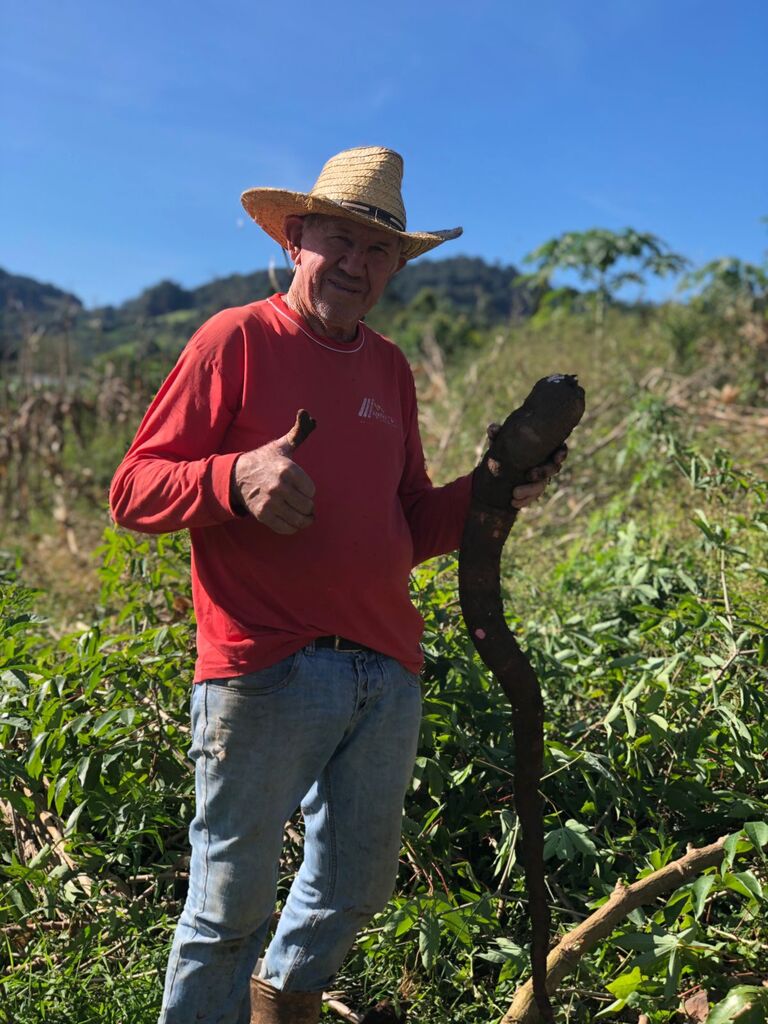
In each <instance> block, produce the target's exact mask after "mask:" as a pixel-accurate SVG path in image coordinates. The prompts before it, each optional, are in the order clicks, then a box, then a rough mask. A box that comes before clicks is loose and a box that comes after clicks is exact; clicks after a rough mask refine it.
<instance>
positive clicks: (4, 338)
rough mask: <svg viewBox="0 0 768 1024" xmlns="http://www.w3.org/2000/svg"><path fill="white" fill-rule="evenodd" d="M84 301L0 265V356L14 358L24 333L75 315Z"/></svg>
mask: <svg viewBox="0 0 768 1024" xmlns="http://www.w3.org/2000/svg"><path fill="white" fill-rule="evenodd" d="M82 310H83V304H82V302H81V301H80V299H78V297H77V296H76V295H72V293H71V292H65V291H62V290H61V289H60V288H56V287H55V286H54V285H52V284H43V283H42V282H40V281H36V280H35V279H34V278H33V277H23V276H22V275H21V274H9V273H8V272H7V271H6V270H3V269H2V268H0V359H7V358H13V357H14V356H15V354H16V353H17V351H18V348H19V345H20V344H21V342H22V339H23V338H24V337H27V336H28V335H29V334H30V333H31V332H33V331H37V332H38V333H43V332H45V330H47V329H48V328H50V327H51V325H53V324H59V323H60V322H62V321H63V320H65V319H69V320H74V319H76V318H77V317H78V316H79V315H80V314H81V313H82Z"/></svg>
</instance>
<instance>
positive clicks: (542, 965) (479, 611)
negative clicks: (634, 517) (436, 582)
mask: <svg viewBox="0 0 768 1024" xmlns="http://www.w3.org/2000/svg"><path fill="white" fill-rule="evenodd" d="M583 413H584V390H583V388H581V387H580V386H579V384H578V381H577V380H576V377H574V376H571V375H568V374H555V375H553V376H551V377H545V378H543V379H542V380H540V381H539V382H538V383H537V384H536V385H535V386H534V388H533V390H532V391H531V393H530V394H529V395H528V397H527V398H526V400H525V402H524V403H523V405H522V406H521V407H520V408H519V409H516V410H515V411H514V412H513V413H512V414H511V415H510V416H508V417H507V419H506V420H505V422H504V424H503V425H502V427H501V429H500V430H499V432H498V433H497V434H496V436H495V437H494V438H493V441H492V443H491V446H490V448H489V450H488V451H487V452H486V453H485V455H484V456H483V458H482V460H481V462H480V465H479V466H478V467H477V469H476V470H475V473H474V477H473V482H472V501H471V504H470V508H469V513H468V515H467V521H466V525H465V527H464V535H463V537H462V541H461V548H460V551H459V599H460V602H461V610H462V614H463V616H464V621H465V622H466V624H467V629H468V630H469V635H470V637H471V638H472V642H473V643H474V645H475V647H476V648H477V651H478V653H479V655H480V657H481V658H482V659H483V661H484V662H485V664H486V665H487V666H488V668H490V669H491V671H492V672H493V674H494V675H495V676H496V679H497V680H498V682H499V684H500V685H501V688H502V689H503V690H504V693H505V694H506V696H507V698H508V699H509V702H510V704H511V705H512V731H513V734H514V739H515V781H514V789H515V804H516V807H517V814H518V817H519V819H520V823H521V825H522V833H523V835H522V845H523V855H524V864H525V880H526V887H527V890H528V901H529V913H530V919H531V933H532V937H531V968H532V975H533V991H534V993H535V999H536V1004H537V1006H538V1008H539V1011H540V1013H541V1015H542V1017H543V1018H544V1019H545V1020H546V1021H552V1020H553V1016H552V1008H551V1005H550V1003H549V997H548V994H547V989H546V985H545V981H546V974H547V950H548V946H549V909H548V907H547V899H546V888H545V884H544V854H543V851H544V832H543V823H542V804H541V797H540V795H539V783H540V781H541V772H542V764H543V758H544V705H543V702H542V699H541V689H540V687H539V682H538V679H537V678H536V673H535V672H534V670H533V668H532V667H531V665H530V663H529V661H528V659H527V658H526V657H525V655H524V654H523V652H522V651H521V650H520V647H519V646H518V643H517V641H516V640H515V638H514V636H513V635H512V632H511V631H510V629H509V628H508V626H507V623H506V621H505V618H504V607H503V603H502V599H501V586H500V579H499V564H500V559H501V552H502V549H503V547H504V542H505V541H506V539H507V535H508V534H509V531H510V529H511V528H512V524H513V523H514V521H515V519H516V518H517V511H516V510H515V509H513V508H511V507H510V502H511V500H512V491H513V489H514V488H515V487H517V486H518V485H519V484H523V483H526V482H527V481H528V473H529V472H530V470H531V469H533V468H534V466H538V465H541V464H542V463H545V462H546V461H547V460H548V459H549V458H550V456H551V455H552V454H553V453H554V452H555V451H556V450H557V449H558V448H559V447H561V445H562V444H563V442H564V441H565V439H566V438H567V437H568V435H569V434H570V433H571V431H572V430H573V428H574V427H575V426H576V424H577V423H578V422H579V420H580V419H581V417H582V415H583Z"/></svg>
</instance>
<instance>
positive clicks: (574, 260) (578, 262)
mask: <svg viewBox="0 0 768 1024" xmlns="http://www.w3.org/2000/svg"><path fill="white" fill-rule="evenodd" d="M523 262H524V263H529V264H537V266H536V269H535V270H534V271H533V272H532V273H531V274H530V275H528V277H529V278H530V279H532V280H533V281H534V282H535V283H537V284H546V283H547V282H548V280H549V277H550V275H551V274H552V273H554V272H555V271H557V270H575V271H576V273H577V274H578V275H579V277H580V278H581V280H582V281H585V282H592V281H594V282H595V283H596V288H595V321H596V323H597V324H601V323H602V321H603V315H604V312H605V306H606V304H607V303H608V302H609V301H610V300H611V298H612V297H613V295H615V293H616V292H617V291H618V290H619V289H620V288H622V287H623V286H624V285H625V284H639V285H642V284H645V279H646V277H647V275H648V274H652V275H653V276H655V277H665V276H666V275H667V274H679V273H680V272H681V271H683V270H684V269H685V268H686V266H688V260H687V259H686V258H685V257H684V256H681V255H680V254H679V253H675V252H672V251H671V250H670V249H669V246H668V245H667V243H666V242H664V241H662V239H660V238H657V236H656V235H651V234H647V233H641V232H639V231H635V229H634V228H624V230H623V231H621V232H615V231H609V230H608V229H607V228H592V229H591V230H589V231H567V232H566V233H565V234H563V235H560V236H559V237H558V238H551V239H550V240H549V241H548V242H545V243H544V244H543V245H541V246H539V248H538V249H534V250H533V252H531V253H529V254H528V255H527V256H526V257H525V258H524V260H523Z"/></svg>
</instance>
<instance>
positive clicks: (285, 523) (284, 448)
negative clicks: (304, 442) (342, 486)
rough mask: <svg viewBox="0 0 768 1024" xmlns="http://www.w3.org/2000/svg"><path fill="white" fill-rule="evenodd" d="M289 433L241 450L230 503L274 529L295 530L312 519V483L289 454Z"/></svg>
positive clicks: (290, 445) (291, 449) (291, 446)
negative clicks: (250, 449) (267, 442)
mask: <svg viewBox="0 0 768 1024" xmlns="http://www.w3.org/2000/svg"><path fill="white" fill-rule="evenodd" d="M289 434H290V431H289ZM289 434H286V435H285V436H284V437H280V438H278V439H277V440H276V441H270V442H269V444H265V445H263V446H262V447H261V448H255V449H254V450H253V451H250V452H244V453H243V454H242V455H241V456H240V457H239V458H238V460H237V461H236V462H235V466H234V470H233V472H232V503H233V505H241V506H242V507H244V508H245V509H246V510H247V511H248V512H250V514H251V515H252V516H253V518H254V519H256V520H258V521H259V522H260V523H262V524H263V525H264V526H268V527H269V529H270V530H274V532H275V533H296V532H297V531H298V530H303V529H304V528H305V527H307V526H311V524H312V523H313V522H314V507H315V506H314V501H313V500H312V499H313V498H314V496H315V485H314V484H313V483H312V481H311V480H310V478H309V477H308V476H307V474H306V473H305V472H304V470H303V469H302V468H301V466H298V465H297V464H296V463H295V462H294V461H293V459H292V458H291V456H292V455H293V452H294V451H295V448H294V446H293V444H292V443H291V441H290V440H289Z"/></svg>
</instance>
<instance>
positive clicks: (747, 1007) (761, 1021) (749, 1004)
mask: <svg viewBox="0 0 768 1024" xmlns="http://www.w3.org/2000/svg"><path fill="white" fill-rule="evenodd" d="M766 1014H768V989H765V988H760V987H758V986H757V985H737V986H736V988H732V989H731V991H730V992H729V993H728V995H727V996H726V997H725V999H723V1000H722V1001H721V1002H719V1003H718V1004H717V1005H716V1006H713V1007H712V1010H711V1011H710V1014H709V1016H708V1017H707V1024H729V1022H730V1021H736V1020H737V1021H738V1022H739V1024H765V1021H766V1019H767V1018H766Z"/></svg>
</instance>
